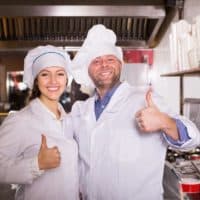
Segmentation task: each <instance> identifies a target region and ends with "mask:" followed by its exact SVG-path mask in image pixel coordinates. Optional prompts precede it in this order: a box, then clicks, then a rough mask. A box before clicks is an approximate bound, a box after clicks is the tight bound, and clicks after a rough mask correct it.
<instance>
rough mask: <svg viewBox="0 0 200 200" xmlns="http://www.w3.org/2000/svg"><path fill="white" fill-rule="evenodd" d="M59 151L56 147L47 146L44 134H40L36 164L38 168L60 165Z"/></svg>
mask: <svg viewBox="0 0 200 200" xmlns="http://www.w3.org/2000/svg"><path fill="white" fill-rule="evenodd" d="M60 160H61V159H60V152H59V150H58V147H52V148H48V146H47V141H46V136H44V135H42V139H41V146H40V151H39V153H38V165H39V168H40V170H43V169H51V168H56V167H58V166H59V165H60Z"/></svg>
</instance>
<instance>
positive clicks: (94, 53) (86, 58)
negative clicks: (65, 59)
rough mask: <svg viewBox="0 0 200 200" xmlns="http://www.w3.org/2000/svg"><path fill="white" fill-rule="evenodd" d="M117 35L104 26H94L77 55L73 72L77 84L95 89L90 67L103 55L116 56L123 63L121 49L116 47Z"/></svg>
mask: <svg viewBox="0 0 200 200" xmlns="http://www.w3.org/2000/svg"><path fill="white" fill-rule="evenodd" d="M115 43H116V35H115V33H114V32H113V31H112V30H111V29H107V28H106V27H105V26H104V25H102V24H98V25H94V26H93V27H92V28H91V29H90V30H89V31H88V34H87V37H86V39H85V41H84V43H83V45H82V47H81V48H80V50H79V51H78V52H77V54H76V55H75V57H74V59H73V61H72V65H71V71H72V75H73V77H74V79H75V80H76V82H77V83H79V84H83V85H86V86H90V87H94V83H93V82H92V80H91V78H90V77H89V75H88V67H89V65H90V63H91V61H92V60H93V59H95V58H96V57H98V56H103V55H114V56H116V57H117V58H118V59H119V60H120V61H121V62H122V63H123V53H122V49H121V47H117V46H116V44H115Z"/></svg>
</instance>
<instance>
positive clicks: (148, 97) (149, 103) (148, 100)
mask: <svg viewBox="0 0 200 200" xmlns="http://www.w3.org/2000/svg"><path fill="white" fill-rule="evenodd" d="M146 103H147V107H151V106H155V104H154V102H153V100H152V89H151V88H150V89H149V90H148V91H147V93H146Z"/></svg>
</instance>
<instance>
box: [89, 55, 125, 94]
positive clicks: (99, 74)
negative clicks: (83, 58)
mask: <svg viewBox="0 0 200 200" xmlns="http://www.w3.org/2000/svg"><path fill="white" fill-rule="evenodd" d="M121 68H122V63H121V61H119V60H118V58H116V57H115V56H114V55H104V56H99V57H97V58H95V59H94V60H92V62H91V63H90V65H89V68H88V73H89V76H90V77H91V79H92V81H93V82H94V84H95V86H96V88H97V89H99V90H106V91H107V90H109V89H110V88H112V87H113V86H114V85H115V84H116V83H118V82H119V80H120V73H121Z"/></svg>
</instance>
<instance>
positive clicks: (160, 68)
mask: <svg viewBox="0 0 200 200" xmlns="http://www.w3.org/2000/svg"><path fill="white" fill-rule="evenodd" d="M197 15H200V1H199V0H186V1H185V9H184V19H186V20H187V21H188V22H189V23H192V22H193V18H194V17H195V16H197ZM177 20H178V18H177V17H176V18H175V19H174V21H177ZM169 33H170V29H169V30H168V31H167V33H166V34H165V37H164V38H163V39H162V41H161V43H160V44H159V46H158V47H156V48H155V49H154V64H153V69H154V75H155V76H154V80H153V84H154V87H155V89H156V90H157V91H158V93H159V94H161V95H162V96H163V97H164V98H165V100H166V101H167V103H168V104H169V106H170V107H172V109H173V110H174V111H176V112H179V78H178V77H160V74H163V73H167V72H169V71H173V70H174V71H175V66H172V65H171V63H170V52H169ZM184 97H192V98H200V76H193V77H185V78H184Z"/></svg>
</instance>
